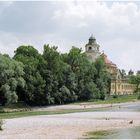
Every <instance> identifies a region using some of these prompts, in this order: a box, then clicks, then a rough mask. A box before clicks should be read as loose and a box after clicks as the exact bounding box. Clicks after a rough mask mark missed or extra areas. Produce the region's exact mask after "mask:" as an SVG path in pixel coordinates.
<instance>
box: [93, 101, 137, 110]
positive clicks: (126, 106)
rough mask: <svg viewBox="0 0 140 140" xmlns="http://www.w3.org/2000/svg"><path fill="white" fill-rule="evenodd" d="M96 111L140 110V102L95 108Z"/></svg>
mask: <svg viewBox="0 0 140 140" xmlns="http://www.w3.org/2000/svg"><path fill="white" fill-rule="evenodd" d="M95 111H108V112H112V111H113V112H117V111H119V112H127V111H128V112H140V102H134V103H133V104H129V103H128V104H122V105H120V106H113V105H112V107H107V108H100V109H95Z"/></svg>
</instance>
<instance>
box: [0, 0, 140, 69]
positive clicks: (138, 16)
mask: <svg viewBox="0 0 140 140" xmlns="http://www.w3.org/2000/svg"><path fill="white" fill-rule="evenodd" d="M91 34H93V36H94V37H95V38H96V41H97V43H98V44H99V45H100V51H101V52H102V51H104V52H105V53H106V54H107V55H108V58H109V59H110V60H111V61H113V62H114V63H115V64H117V66H118V67H119V68H120V69H125V70H126V71H128V70H130V69H132V70H134V71H137V70H140V2H139V1H135V2H133V1H132V2H131V1H125V2H121V1H119V2H116V1H82V0H80V1H78V0H74V1H72V0H69V1H54V0H53V1H42V2H39V1H22V2H20V1H11V2H10V1H0V52H1V53H7V54H9V55H10V56H11V57H12V56H13V55H14V51H15V50H16V48H17V47H19V46H20V45H32V46H34V47H35V48H36V49H38V50H39V52H40V53H42V51H43V45H44V44H50V45H52V46H53V45H55V46H58V51H59V52H61V53H65V52H68V51H69V50H70V49H71V47H72V46H76V47H79V48H82V49H83V51H85V44H87V43H88V39H89V37H90V36H91Z"/></svg>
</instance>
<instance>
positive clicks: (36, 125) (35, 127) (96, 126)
mask: <svg viewBox="0 0 140 140" xmlns="http://www.w3.org/2000/svg"><path fill="white" fill-rule="evenodd" d="M131 120H133V124H129V122H130V121H131ZM135 126H140V112H81V113H71V114H61V115H44V116H43V115H42V116H31V117H23V118H14V119H7V120H6V122H5V124H4V130H3V131H0V139H8V138H10V139H13V138H14V139H31V138H32V139H40V138H42V139H43V138H45V139H47V138H49V139H55V138H58V139H68V138H72V139H74V138H82V137H84V135H85V134H86V132H89V131H96V130H104V129H115V128H126V127H128V128H129V127H135Z"/></svg>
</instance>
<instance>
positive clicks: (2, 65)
mask: <svg viewBox="0 0 140 140" xmlns="http://www.w3.org/2000/svg"><path fill="white" fill-rule="evenodd" d="M23 75H24V72H23V64H22V63H20V62H17V61H15V60H13V59H11V58H10V57H7V56H5V55H2V54H0V103H1V104H2V105H5V104H10V103H16V102H17V101H18V95H17V92H16V90H17V87H18V86H20V87H24V85H25V81H24V79H23V78H22V76H23Z"/></svg>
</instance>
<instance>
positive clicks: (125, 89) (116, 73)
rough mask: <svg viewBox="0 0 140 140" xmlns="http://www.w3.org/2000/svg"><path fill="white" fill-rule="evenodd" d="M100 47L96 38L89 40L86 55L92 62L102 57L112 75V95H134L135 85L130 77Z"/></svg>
mask: <svg viewBox="0 0 140 140" xmlns="http://www.w3.org/2000/svg"><path fill="white" fill-rule="evenodd" d="M99 49H100V46H99V45H98V44H97V43H96V39H95V37H93V36H91V37H90V38H89V42H88V44H86V45H85V51H86V52H85V53H86V55H87V57H88V58H89V60H90V61H91V62H95V61H96V59H97V58H99V57H102V58H103V60H104V62H105V64H106V67H107V70H108V72H109V73H110V74H111V85H110V86H111V87H110V94H111V95H125V94H133V93H134V90H135V85H133V84H130V83H129V78H130V75H123V74H122V72H121V71H120V70H119V69H118V67H117V65H116V64H114V63H113V62H112V61H110V60H109V59H108V58H107V55H106V54H104V53H100V50H99Z"/></svg>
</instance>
